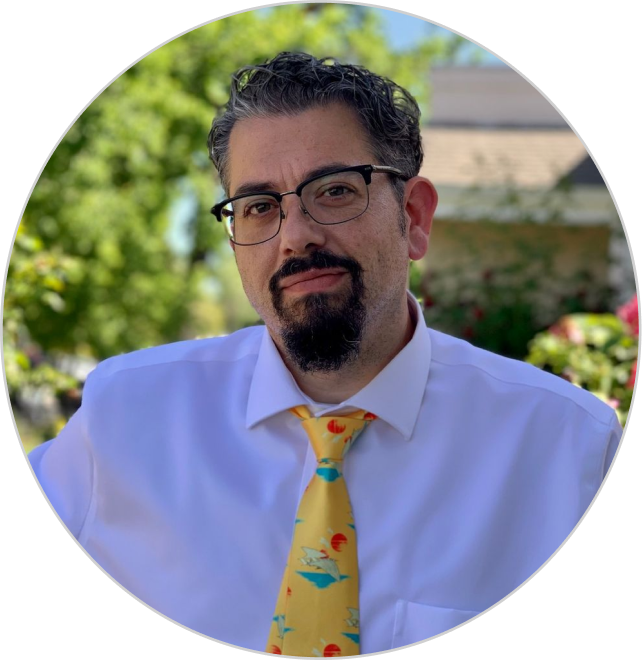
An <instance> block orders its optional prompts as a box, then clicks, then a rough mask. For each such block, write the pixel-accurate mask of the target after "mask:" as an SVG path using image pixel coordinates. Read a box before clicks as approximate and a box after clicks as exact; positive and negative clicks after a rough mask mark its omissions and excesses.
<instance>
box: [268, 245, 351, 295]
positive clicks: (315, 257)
mask: <svg viewBox="0 0 642 660" xmlns="http://www.w3.org/2000/svg"><path fill="white" fill-rule="evenodd" d="M313 268H344V269H345V270H347V271H348V272H349V273H350V275H352V279H353V280H354V279H356V278H358V277H360V276H361V273H363V268H362V267H361V265H360V264H359V262H358V261H357V260H356V259H352V258H351V257H339V256H337V255H336V254H333V253H332V252H328V251H327V250H317V251H315V252H313V253H312V254H310V256H308V257H292V258H290V259H288V260H287V261H284V262H283V263H282V264H281V267H280V268H279V269H278V270H277V271H276V273H274V275H272V277H271V278H270V282H269V289H270V292H271V293H272V294H278V292H279V282H280V281H281V280H282V279H284V278H285V277H289V276H290V275H298V274H299V273H305V272H306V271H308V270H312V269H313Z"/></svg>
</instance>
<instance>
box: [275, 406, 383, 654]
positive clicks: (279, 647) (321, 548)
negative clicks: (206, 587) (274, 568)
mask: <svg viewBox="0 0 642 660" xmlns="http://www.w3.org/2000/svg"><path fill="white" fill-rule="evenodd" d="M291 412H292V413H293V414H295V415H296V416H297V417H299V418H300V419H301V420H302V425H303V428H304V429H305V430H306V432H307V434H308V436H309V438H310V443H311V445H312V448H313V449H314V453H315V454H316V457H317V461H318V464H317V468H316V471H315V473H314V475H313V476H312V479H311V480H310V483H309V484H308V486H307V488H306V489H305V492H304V494H303V497H302V498H301V503H300V504H299V510H298V512H297V518H296V521H295V525H294V535H293V538H292V548H291V550H290V557H289V559H288V563H287V566H286V567H285V572H284V574H283V581H282V583H281V590H280V591H279V597H278V600H277V604H276V609H275V612H274V617H273V619H272V626H271V628H270V636H269V639H268V643H267V647H266V651H267V652H268V653H276V654H279V655H297V656H304V657H315V656H318V657H332V656H346V655H359V571H358V565H357V538H356V533H355V528H354V521H353V518H352V508H351V506H350V499H349V497H348V490H347V488H346V484H345V481H344V479H343V475H342V463H343V457H344V456H345V454H346V452H347V451H348V450H349V449H350V447H351V446H352V445H353V444H354V442H355V440H356V439H357V437H358V435H359V434H360V433H361V432H362V431H363V430H364V429H365V428H366V426H368V424H369V423H370V422H371V421H372V420H373V419H376V417H375V415H373V414H372V413H366V412H364V411H362V410H361V411H358V412H355V413H352V414H350V415H345V416H341V417H337V416H332V417H317V418H314V417H311V415H310V413H309V411H308V409H307V408H306V407H305V406H298V407H296V408H292V410H291Z"/></svg>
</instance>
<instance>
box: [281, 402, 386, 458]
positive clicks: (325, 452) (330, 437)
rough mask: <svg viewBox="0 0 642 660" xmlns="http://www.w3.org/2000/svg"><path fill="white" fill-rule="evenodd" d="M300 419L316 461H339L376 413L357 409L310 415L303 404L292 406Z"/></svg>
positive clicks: (374, 417) (293, 411)
mask: <svg viewBox="0 0 642 660" xmlns="http://www.w3.org/2000/svg"><path fill="white" fill-rule="evenodd" d="M291 412H292V413H293V414H295V415H296V416H297V417H299V418H300V419H301V423H302V425H303V428H304V429H305V431H306V433H307V434H308V437H309V438H310V444H311V445H312V449H314V453H315V454H316V457H317V461H319V462H324V461H332V462H337V461H341V460H342V459H343V457H344V456H345V454H346V453H347V452H348V450H349V449H350V447H352V445H353V444H354V442H355V440H356V439H357V437H358V436H359V434H360V433H361V432H362V431H363V430H364V429H365V428H366V426H368V424H369V423H370V422H371V421H372V420H373V419H376V415H373V414H372V413H368V412H365V411H364V410H359V411H357V412H354V413H350V414H348V415H328V416H324V417H311V416H310V413H309V411H308V409H307V408H306V407H305V406H297V407H296V408H292V410H291Z"/></svg>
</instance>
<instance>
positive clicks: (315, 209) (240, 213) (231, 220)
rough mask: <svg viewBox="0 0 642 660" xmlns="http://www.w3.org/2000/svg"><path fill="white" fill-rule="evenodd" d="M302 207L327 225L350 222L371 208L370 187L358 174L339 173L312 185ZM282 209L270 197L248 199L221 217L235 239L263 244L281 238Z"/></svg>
mask: <svg viewBox="0 0 642 660" xmlns="http://www.w3.org/2000/svg"><path fill="white" fill-rule="evenodd" d="M301 202H302V205H303V207H304V208H305V209H306V211H307V212H308V213H309V215H310V216H312V218H313V219H314V220H316V222H318V223H320V224H324V225H333V224H339V223H342V222H347V221H348V220H352V219H353V218H356V217H358V216H360V215H361V214H362V213H364V211H365V210H366V209H367V208H368V186H367V185H366V183H365V181H364V179H363V176H362V175H361V174H360V173H359V172H338V173H336V174H329V175H327V176H324V177H321V178H319V179H314V180H313V181H310V182H309V183H308V184H307V185H305V186H304V188H303V189H302V191H301ZM280 213H281V206H280V204H279V202H278V201H277V200H276V199H275V198H274V197H270V196H269V195H262V194H257V195H248V196H246V197H242V198H241V199H237V200H235V201H233V202H230V203H229V204H227V205H226V206H224V207H223V210H222V213H221V215H222V217H223V219H224V220H225V222H226V225H227V229H228V232H229V233H230V236H231V237H232V239H233V240H234V241H235V242H237V243H240V244H242V245H243V244H245V245H251V244H253V243H262V242H263V241H267V240H269V239H270V238H273V237H274V236H276V234H278V232H279V227H280Z"/></svg>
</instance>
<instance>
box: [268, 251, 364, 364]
mask: <svg viewBox="0 0 642 660" xmlns="http://www.w3.org/2000/svg"><path fill="white" fill-rule="evenodd" d="M312 268H343V269H345V270H346V271H347V272H348V274H349V276H350V280H351V282H350V290H349V291H348V292H343V291H342V292H339V293H310V294H308V295H306V296H303V297H302V298H301V299H299V300H296V301H294V302H293V303H292V304H291V305H289V306H288V307H286V306H285V305H284V301H283V291H282V289H281V287H280V286H279V282H280V280H281V279H283V278H284V277H287V276H289V275H295V274H297V273H303V272H305V271H308V270H310V269H312ZM362 273H363V269H362V268H361V266H360V265H359V263H358V262H357V261H355V260H354V259H351V258H349V257H338V256H336V255H334V254H332V253H331V252H327V251H324V250H318V251H316V252H313V253H312V254H311V255H310V256H309V257H300V258H297V257H293V258H292V259H289V260H288V261H286V262H285V263H284V264H283V265H282V266H281V268H279V270H278V271H277V272H276V273H275V274H274V275H273V276H272V277H271V279H270V283H269V289H270V293H271V295H272V304H273V305H274V309H275V311H276V314H277V316H278V318H279V320H280V321H281V324H282V327H283V329H282V331H281V340H282V342H283V346H284V348H285V350H286V352H287V355H288V357H289V358H290V359H291V360H292V361H293V362H294V364H295V365H296V367H297V368H298V369H300V370H301V371H302V372H305V373H310V372H335V371H338V370H339V369H341V368H342V367H344V366H345V365H347V364H348V363H350V362H351V361H353V360H355V359H356V358H357V356H358V355H359V351H360V348H361V339H362V336H363V330H364V326H365V321H366V309H365V305H364V295H365V286H364V283H363V275H362Z"/></svg>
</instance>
